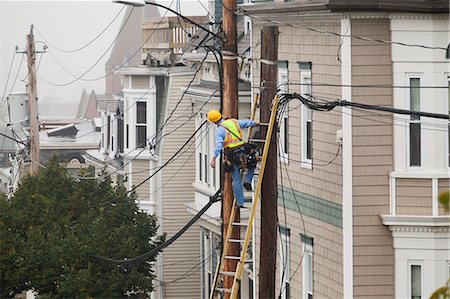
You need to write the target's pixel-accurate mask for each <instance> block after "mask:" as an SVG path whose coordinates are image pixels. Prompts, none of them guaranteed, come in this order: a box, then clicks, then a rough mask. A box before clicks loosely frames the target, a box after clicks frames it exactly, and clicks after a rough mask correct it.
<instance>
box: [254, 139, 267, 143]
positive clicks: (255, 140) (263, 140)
mask: <svg viewBox="0 0 450 299" xmlns="http://www.w3.org/2000/svg"><path fill="white" fill-rule="evenodd" d="M250 141H252V142H259V143H265V142H266V140H265V139H250Z"/></svg>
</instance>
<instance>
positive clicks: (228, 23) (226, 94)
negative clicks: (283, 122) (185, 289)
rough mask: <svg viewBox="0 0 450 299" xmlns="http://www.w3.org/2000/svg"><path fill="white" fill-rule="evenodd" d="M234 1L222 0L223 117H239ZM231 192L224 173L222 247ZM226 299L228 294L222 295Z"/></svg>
mask: <svg viewBox="0 0 450 299" xmlns="http://www.w3.org/2000/svg"><path fill="white" fill-rule="evenodd" d="M235 11H236V0H222V27H223V31H224V33H225V41H224V45H223V48H222V55H223V91H222V99H223V102H222V114H223V115H224V116H225V117H232V118H237V117H238V78H237V77H238V71H237V70H238V65H237V44H236V38H237V29H236V15H235ZM233 199H234V196H233V191H232V188H231V175H230V174H229V173H225V176H224V183H223V192H222V215H223V224H222V225H223V235H222V244H225V242H226V240H225V238H226V235H227V229H228V223H229V222H230V221H236V222H239V220H240V214H239V211H237V212H236V218H235V219H234V220H233V219H230V214H231V209H232V208H233ZM231 238H232V239H239V230H236V229H235V230H233V235H232V236H231ZM228 246H229V247H228V253H227V254H228V255H233V256H239V255H240V244H239V243H230V244H229V245H228ZM224 263H225V264H224V271H233V272H234V271H235V270H236V266H237V260H230V259H225V261H224ZM232 286H233V277H232V276H225V277H224V288H227V289H231V287H232ZM224 295H225V298H229V297H230V294H228V293H225V294H224Z"/></svg>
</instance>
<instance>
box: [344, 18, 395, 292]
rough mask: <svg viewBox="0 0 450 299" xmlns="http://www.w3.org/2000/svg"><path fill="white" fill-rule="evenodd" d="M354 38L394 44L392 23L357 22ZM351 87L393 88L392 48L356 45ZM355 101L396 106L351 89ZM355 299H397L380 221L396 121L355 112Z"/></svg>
mask: <svg viewBox="0 0 450 299" xmlns="http://www.w3.org/2000/svg"><path fill="white" fill-rule="evenodd" d="M352 34H353V35H358V36H367V37H372V38H377V39H383V40H389V39H390V32H389V21H388V20H383V19H374V20H370V19H363V20H358V19H354V20H352ZM351 51H352V84H354V85H358V84H371V85H373V84H386V85H392V65H391V62H390V61H391V57H390V46H389V45H388V44H381V43H374V42H367V41H361V40H357V39H352V49H351ZM352 95H353V98H352V101H354V102H358V103H365V104H371V105H384V106H392V90H391V89H381V88H355V87H354V88H352ZM352 116H353V117H352V122H353V127H352V129H353V149H352V150H353V207H354V208H353V233H354V237H353V250H354V252H353V263H354V264H353V265H354V267H353V271H354V272H353V275H354V276H353V283H354V289H353V291H354V298H381V297H391V298H392V297H393V296H394V252H393V247H392V238H391V234H390V231H389V229H388V228H387V227H385V226H383V224H382V222H381V220H380V218H379V215H380V214H387V213H389V180H388V179H389V178H388V173H389V172H390V171H392V169H393V156H392V153H393V147H392V144H393V137H392V115H390V114H386V113H377V112H373V111H367V110H364V111H361V110H357V109H352Z"/></svg>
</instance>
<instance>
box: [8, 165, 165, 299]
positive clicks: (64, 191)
mask: <svg viewBox="0 0 450 299" xmlns="http://www.w3.org/2000/svg"><path fill="white" fill-rule="evenodd" d="M163 240H164V237H163V236H158V235H157V221H156V218H155V217H154V216H152V215H148V214H147V213H145V212H142V211H140V210H139V208H138V206H137V204H136V195H135V194H130V195H127V194H126V190H125V189H124V188H123V187H112V185H111V180H110V179H109V178H107V179H104V180H87V179H84V180H83V179H82V180H78V181H77V180H75V179H74V178H72V177H71V176H69V175H68V174H67V172H66V170H65V169H64V168H62V167H61V166H60V165H59V163H58V161H57V159H56V158H53V159H51V160H50V162H49V163H48V164H47V166H46V168H45V169H42V170H41V171H40V172H39V173H38V174H37V175H35V176H28V177H26V178H24V179H23V180H22V181H21V184H20V186H19V188H18V190H17V192H16V193H15V194H14V195H13V196H12V197H11V198H9V199H8V198H7V197H6V196H5V195H4V194H3V195H1V194H0V242H1V243H0V297H1V298H10V297H12V296H14V294H17V293H20V292H22V291H26V290H34V291H35V292H37V293H38V295H39V297H43V298H45V297H51V298H123V297H139V298H142V297H146V296H147V295H148V293H149V292H151V291H152V290H153V286H152V279H153V278H154V272H153V270H152V262H154V257H152V258H151V259H148V260H146V261H141V262H139V263H136V264H133V265H132V267H130V268H129V269H126V271H123V269H120V268H118V266H117V265H114V264H110V263H107V262H104V261H102V260H99V259H98V258H96V256H105V257H110V258H114V259H125V258H127V257H133V256H136V255H139V254H142V253H143V252H146V251H148V250H151V249H152V248H154V247H155V246H157V245H159V244H160V243H161V242H163Z"/></svg>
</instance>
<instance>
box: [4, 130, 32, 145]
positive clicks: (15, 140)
mask: <svg viewBox="0 0 450 299" xmlns="http://www.w3.org/2000/svg"><path fill="white" fill-rule="evenodd" d="M5 132H6V131H5ZM0 135H2V136H3V137H5V138H7V139H10V140H12V141H14V142H17V143H21V144H23V145H26V143H25V142H23V141H21V140H18V139H14V138H12V137H10V136H8V135H6V134H3V133H0Z"/></svg>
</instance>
